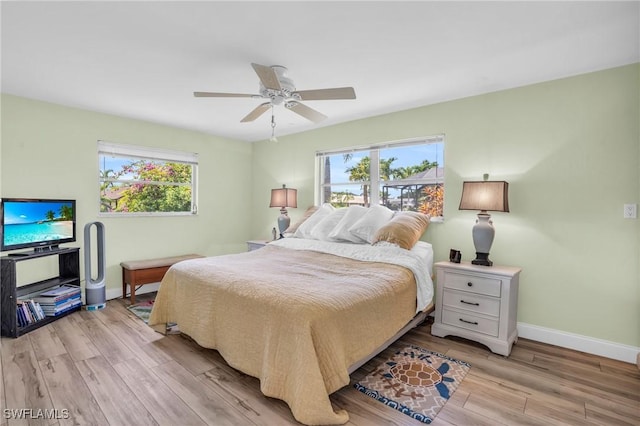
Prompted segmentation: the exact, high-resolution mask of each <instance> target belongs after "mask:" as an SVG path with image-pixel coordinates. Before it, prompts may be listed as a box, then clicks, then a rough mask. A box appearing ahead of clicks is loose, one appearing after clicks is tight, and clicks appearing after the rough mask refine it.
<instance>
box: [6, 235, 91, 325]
mask: <svg viewBox="0 0 640 426" xmlns="http://www.w3.org/2000/svg"><path fill="white" fill-rule="evenodd" d="M48 256H57V257H58V275H57V276H53V277H50V278H48V279H45V280H43V281H38V282H35V283H31V284H25V285H21V286H16V281H17V279H16V278H17V277H16V263H18V262H24V261H29V260H31V259H37V258H44V257H48ZM0 265H1V269H0V334H1V335H2V336H9V337H18V336H21V335H23V334H26V333H28V332H30V331H32V330H35V329H37V328H40V327H42V326H43V325H46V324H49V323H51V322H53V321H55V320H57V319H59V318H62V317H64V316H66V315H69V314H71V313H72V312H75V311H79V310H80V309H82V307H81V306H78V307H76V308H73V309H71V310H69V311H65V312H63V313H61V314H60V315H58V316H53V317H50V316H48V317H45V318H44V319H42V320H40V321H37V322H32V323H31V324H28V325H26V326H20V325H19V324H18V318H17V315H16V312H17V311H16V309H17V302H18V300H20V299H28V298H30V297H31V296H30V295H31V294H35V293H38V292H42V291H44V290H47V289H49V288H53V287H57V286H60V285H72V286H78V287H80V249H79V248H76V247H69V248H58V249H57V250H44V251H39V252H35V251H31V252H23V253H11V254H9V256H6V257H2V258H0Z"/></svg>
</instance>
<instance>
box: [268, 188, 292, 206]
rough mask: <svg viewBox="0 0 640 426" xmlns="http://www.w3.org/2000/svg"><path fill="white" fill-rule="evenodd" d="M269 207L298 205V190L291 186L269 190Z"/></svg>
mask: <svg viewBox="0 0 640 426" xmlns="http://www.w3.org/2000/svg"><path fill="white" fill-rule="evenodd" d="M269 207H281V208H282V207H293V208H297V207H298V190H297V189H293V188H285V186H284V185H282V188H277V189H272V190H271V202H270V203H269Z"/></svg>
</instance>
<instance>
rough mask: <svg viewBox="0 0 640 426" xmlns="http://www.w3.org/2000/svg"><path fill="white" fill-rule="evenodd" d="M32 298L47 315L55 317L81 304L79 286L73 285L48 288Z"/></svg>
mask: <svg viewBox="0 0 640 426" xmlns="http://www.w3.org/2000/svg"><path fill="white" fill-rule="evenodd" d="M33 300H34V301H35V302H37V303H39V304H40V307H41V308H42V311H43V312H44V314H45V315H46V316H48V317H56V316H58V315H60V314H63V313H65V312H67V311H70V310H71V309H74V308H77V307H78V306H81V305H82V299H81V295H80V287H76V286H73V285H61V286H58V287H54V288H50V289H48V290H46V291H44V292H42V293H40V294H38V295H37V296H35V297H34V298H33Z"/></svg>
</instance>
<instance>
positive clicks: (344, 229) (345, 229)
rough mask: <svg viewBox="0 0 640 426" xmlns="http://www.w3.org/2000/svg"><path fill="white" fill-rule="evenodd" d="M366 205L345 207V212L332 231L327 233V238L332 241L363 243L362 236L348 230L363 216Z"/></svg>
mask: <svg viewBox="0 0 640 426" xmlns="http://www.w3.org/2000/svg"><path fill="white" fill-rule="evenodd" d="M368 210H369V209H367V208H366V207H362V206H351V207H347V212H346V213H345V214H344V216H343V217H342V219H340V222H338V224H337V225H336V227H335V228H333V231H331V233H329V238H330V239H331V240H332V241H350V242H352V243H364V242H365V240H363V239H362V238H360V237H358V236H356V235H353V234H352V233H351V232H349V228H351V227H352V226H353V224H354V223H356V222H357V221H358V220H359V219H360V218H361V217H362V216H364V215H365V214H366V213H367V211H368Z"/></svg>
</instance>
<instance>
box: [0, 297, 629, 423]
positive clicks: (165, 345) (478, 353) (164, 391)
mask: <svg viewBox="0 0 640 426" xmlns="http://www.w3.org/2000/svg"><path fill="white" fill-rule="evenodd" d="M429 330H430V324H424V325H421V326H419V327H417V328H416V329H414V330H412V331H411V332H409V333H408V334H407V335H406V336H405V337H403V338H402V339H401V340H400V341H399V342H396V343H395V344H394V345H392V346H391V347H390V348H389V349H387V350H386V351H385V352H383V353H382V354H381V355H380V356H378V357H377V358H375V359H374V360H372V361H370V362H369V363H368V364H366V365H365V366H363V367H362V368H361V369H359V370H358V371H356V372H355V373H354V374H353V375H352V383H353V382H355V381H357V380H358V379H360V378H361V377H363V376H364V375H366V374H367V373H368V372H370V371H371V370H372V369H374V368H375V367H376V366H377V365H378V364H379V363H381V362H382V361H383V360H384V359H385V358H386V357H387V356H389V355H391V354H392V351H393V350H394V349H398V348H399V347H400V345H406V344H413V345H419V346H421V347H424V348H427V349H430V350H433V351H437V352H440V353H444V354H447V355H449V356H451V357H454V358H457V359H461V360H465V361H467V362H469V363H470V364H471V370H470V372H469V374H468V375H467V377H466V378H465V379H464V381H463V382H462V384H461V386H460V387H459V388H458V390H457V391H456V392H455V393H454V394H453V396H452V397H451V399H450V400H449V401H448V402H447V404H446V405H445V407H444V408H443V409H442V411H440V413H439V414H438V416H437V417H436V419H435V421H434V422H433V423H432V424H433V425H491V426H494V425H556V424H571V425H639V424H640V372H639V371H638V369H637V368H636V366H635V365H633V364H626V363H622V362H619V361H614V360H610V359H606V358H600V357H597V356H592V355H588V354H584V353H579V352H575V351H571V350H566V349H561V348H558V347H554V346H549V345H545V344H541V343H536V342H533V341H529V340H525V339H520V340H519V342H518V343H517V344H516V345H515V346H514V349H513V352H512V353H511V356H510V357H508V358H504V357H502V356H499V355H494V354H492V353H491V352H489V351H488V350H487V349H486V348H484V347H483V346H481V345H478V344H474V343H471V342H468V341H464V340H462V339H455V338H446V339H440V338H437V337H433V336H431V334H430V333H429ZM0 351H1V355H2V356H1V358H0V360H1V363H0V372H1V373H2V379H3V380H2V383H0V413H2V418H1V419H0V424H1V425H14V424H46V425H58V424H59V425H66V424H75V425H90V424H94V425H154V424H163V425H206V424H208V425H253V424H256V425H285V424H297V423H296V422H295V420H294V419H293V417H292V416H291V413H290V411H289V409H288V407H287V405H286V404H285V403H283V402H282V401H278V400H275V399H271V398H266V397H264V396H263V395H262V394H261V393H260V390H259V382H258V380H257V379H254V378H252V377H249V376H246V375H244V374H242V373H240V372H238V371H236V370H234V369H232V368H231V367H229V366H228V365H227V364H226V363H225V361H224V360H223V359H222V358H221V356H220V355H219V354H218V352H216V351H214V350H207V349H203V348H201V347H199V346H198V345H197V344H195V343H194V342H193V341H191V340H190V339H188V338H185V337H182V336H179V335H172V336H163V335H161V334H158V333H156V332H154V331H152V330H151V329H150V328H149V327H147V326H146V325H145V324H144V323H143V322H142V321H140V320H139V319H137V318H136V317H135V316H133V314H131V313H130V312H129V311H128V310H127V309H126V307H125V302H123V301H121V300H114V301H110V302H108V304H107V307H106V308H105V309H104V310H101V311H96V312H85V311H82V312H77V313H74V314H72V315H70V316H68V317H65V318H62V319H60V320H58V321H56V322H54V323H52V324H49V325H47V326H45V327H42V328H40V329H38V330H36V331H34V332H31V333H29V334H27V335H25V336H22V337H20V338H18V339H9V338H2V340H1V348H0ZM331 400H332V402H333V404H334V406H335V408H344V409H346V410H347V411H348V412H349V414H350V419H351V420H350V422H349V424H350V425H362V426H364V425H418V424H421V423H419V422H417V421H414V420H412V419H410V418H409V417H407V416H405V415H403V414H401V413H399V412H396V411H394V410H392V409H390V408H387V407H385V406H384V405H383V404H381V403H379V402H376V401H374V400H373V399H372V398H369V397H367V396H365V395H364V394H362V393H360V392H358V391H356V390H355V389H354V388H353V387H352V386H347V387H345V388H343V389H341V390H339V391H338V392H336V393H335V394H333V395H332V397H331ZM25 408H26V409H32V412H31V415H30V416H29V417H43V416H38V415H37V414H38V412H37V411H36V410H37V409H52V408H55V409H57V410H58V412H57V414H58V417H66V413H67V411H64V410H68V413H69V418H68V419H65V418H58V419H49V420H46V419H43V418H33V419H29V420H28V421H27V420H16V419H7V417H10V413H11V411H6V410H12V409H18V410H19V409H25Z"/></svg>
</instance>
